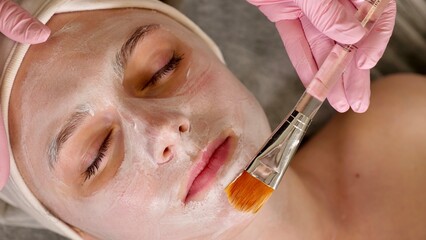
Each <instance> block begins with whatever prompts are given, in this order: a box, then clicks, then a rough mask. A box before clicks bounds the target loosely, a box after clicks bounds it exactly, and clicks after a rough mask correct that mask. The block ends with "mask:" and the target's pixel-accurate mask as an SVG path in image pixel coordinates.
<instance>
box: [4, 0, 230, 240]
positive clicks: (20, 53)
mask: <svg viewBox="0 0 426 240" xmlns="http://www.w3.org/2000/svg"><path fill="white" fill-rule="evenodd" d="M21 6H22V7H24V8H26V9H27V10H28V11H29V12H30V13H31V14H32V15H33V16H35V17H37V18H38V19H39V20H40V21H41V22H43V23H47V21H48V20H49V19H50V18H51V17H52V16H53V15H54V14H57V13H64V12H77V11H87V10H99V9H115V8H126V7H136V8H144V9H153V10H156V11H159V12H162V13H164V14H166V15H168V16H170V17H171V18H173V19H175V20H176V21H178V22H179V23H181V24H182V25H184V26H185V27H187V28H188V29H190V30H192V31H193V32H194V33H196V34H197V35H199V36H200V37H201V38H202V39H203V40H204V41H205V42H206V43H207V44H208V45H209V46H210V47H211V48H212V50H213V51H214V52H215V53H216V55H217V56H218V57H219V58H220V59H221V60H222V61H223V57H222V54H221V52H220V50H219V48H218V47H217V46H216V45H215V43H214V42H213V41H212V40H211V39H210V38H209V37H208V36H207V35H206V34H205V33H204V32H203V31H202V30H201V29H200V28H199V27H198V26H197V25H196V24H195V23H193V22H192V21H191V20H189V19H188V18H187V17H185V16H184V15H183V14H182V13H180V12H179V11H177V10H176V9H174V8H172V7H170V6H168V5H166V4H164V3H162V2H160V1H158V0H96V1H94V0H71V1H70V0H28V1H22V3H21ZM28 48H29V45H28V44H18V43H14V42H12V41H11V40H9V39H7V38H6V37H4V36H0V53H1V55H0V66H4V68H3V71H2V72H1V75H0V76H1V77H0V83H1V92H0V96H1V102H0V103H1V104H0V105H1V111H2V114H3V119H4V126H5V131H6V135H7V139H10V138H9V127H8V126H9V125H8V122H9V121H8V110H9V99H10V94H11V90H12V86H13V83H14V81H15V77H16V74H17V72H18V70H19V67H20V65H21V63H22V60H23V59H24V56H25V54H26V52H27V50H28ZM9 152H10V176H9V180H8V183H7V184H6V186H5V187H4V189H3V190H2V191H1V196H2V198H4V199H5V200H6V201H7V202H8V203H9V204H11V205H13V206H15V207H17V208H20V209H22V210H23V211H25V212H26V213H28V214H29V215H30V216H32V217H33V218H34V219H35V220H36V221H38V222H39V223H40V224H41V225H43V226H44V227H46V228H47V229H49V230H51V231H54V232H56V233H58V234H60V235H62V236H65V237H68V238H70V239H76V240H77V239H82V238H81V237H80V236H79V235H78V234H77V232H75V231H74V230H73V229H72V228H71V227H69V226H68V225H67V224H65V223H64V222H62V221H61V220H59V219H58V218H56V217H55V216H53V215H52V214H50V213H49V212H48V211H47V210H46V208H44V207H43V205H42V204H41V203H40V202H39V201H38V200H37V198H36V197H35V196H34V195H33V194H32V192H31V191H30V189H29V188H28V186H27V185H26V184H25V182H24V180H23V178H22V176H21V174H20V173H19V170H18V168H17V166H16V163H15V159H14V158H13V152H12V149H11V146H10V143H9Z"/></svg>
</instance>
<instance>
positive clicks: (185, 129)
mask: <svg viewBox="0 0 426 240" xmlns="http://www.w3.org/2000/svg"><path fill="white" fill-rule="evenodd" d="M188 131H189V125H188V124H182V125H180V126H179V132H181V133H184V132H188Z"/></svg>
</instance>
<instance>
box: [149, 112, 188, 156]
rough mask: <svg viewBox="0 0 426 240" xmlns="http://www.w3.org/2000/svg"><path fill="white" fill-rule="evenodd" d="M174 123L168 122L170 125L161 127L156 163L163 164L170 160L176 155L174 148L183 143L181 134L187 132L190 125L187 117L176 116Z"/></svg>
mask: <svg viewBox="0 0 426 240" xmlns="http://www.w3.org/2000/svg"><path fill="white" fill-rule="evenodd" d="M174 120H177V121H174V124H170V125H169V126H170V127H163V128H162V132H161V133H160V134H161V135H164V136H162V137H161V138H160V139H161V140H160V141H161V142H160V143H158V144H159V146H162V147H160V148H159V154H158V155H157V163H158V164H165V163H167V162H170V161H171V160H172V159H173V158H174V157H175V156H176V150H177V147H178V146H179V145H181V144H182V143H183V141H182V136H183V135H185V134H187V133H189V132H190V130H191V125H190V122H189V120H188V119H186V118H184V117H178V118H177V119H174Z"/></svg>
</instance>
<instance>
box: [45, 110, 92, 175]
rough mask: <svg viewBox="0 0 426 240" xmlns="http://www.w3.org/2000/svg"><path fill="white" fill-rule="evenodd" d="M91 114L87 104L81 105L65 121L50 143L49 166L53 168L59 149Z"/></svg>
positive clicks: (48, 151) (48, 152)
mask: <svg viewBox="0 0 426 240" xmlns="http://www.w3.org/2000/svg"><path fill="white" fill-rule="evenodd" d="M89 115H90V110H89V107H88V106H87V105H80V106H78V107H77V110H76V111H75V112H74V113H73V114H71V116H70V117H69V118H68V119H67V120H66V121H65V124H64V125H63V126H62V127H61V130H60V131H59V133H58V134H57V135H56V136H55V137H54V139H53V141H52V142H51V143H50V145H49V147H48V150H47V155H48V158H49V160H48V161H49V163H48V164H49V167H50V169H53V168H54V167H55V164H56V162H57V159H58V154H59V151H60V150H61V148H62V146H63V145H64V144H65V142H66V141H67V140H68V139H69V138H70V137H71V136H72V134H73V133H74V132H75V130H76V129H77V127H78V126H79V125H81V123H82V122H83V121H84V119H86V118H87V117H88V116H89Z"/></svg>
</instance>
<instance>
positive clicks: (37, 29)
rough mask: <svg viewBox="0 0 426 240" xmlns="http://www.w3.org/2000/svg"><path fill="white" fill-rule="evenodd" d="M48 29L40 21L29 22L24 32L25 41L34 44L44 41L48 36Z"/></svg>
mask: <svg viewBox="0 0 426 240" xmlns="http://www.w3.org/2000/svg"><path fill="white" fill-rule="evenodd" d="M50 32H51V31H50V29H49V28H48V27H47V26H45V25H43V24H42V23H38V22H35V23H33V24H31V25H30V26H29V27H28V29H27V32H26V39H25V42H26V43H30V44H36V43H42V42H45V41H46V40H47V39H48V38H49V36H50Z"/></svg>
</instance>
